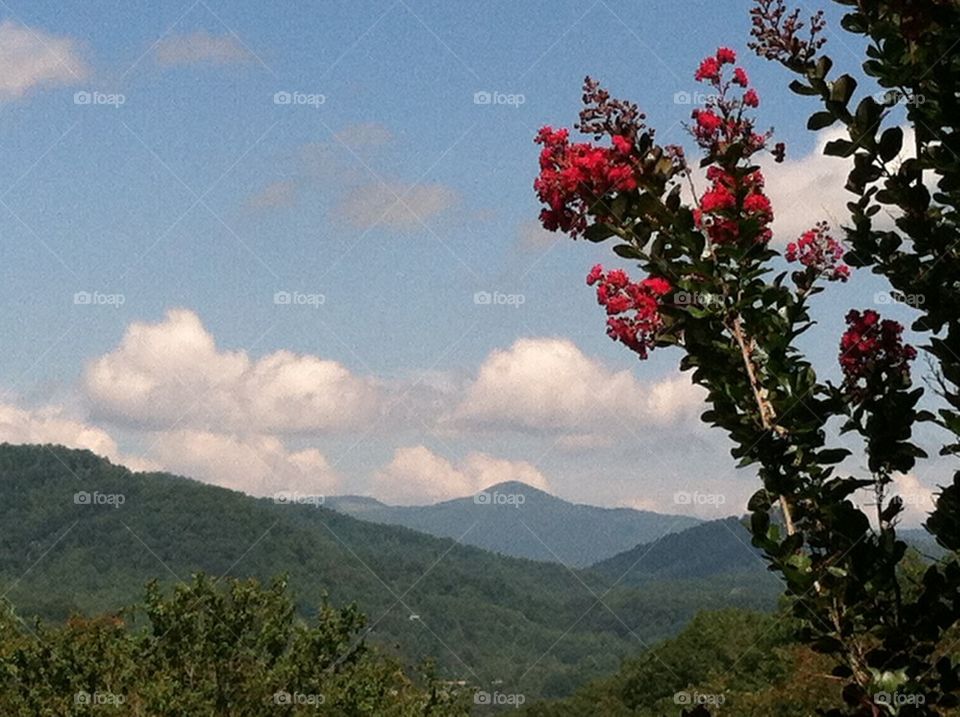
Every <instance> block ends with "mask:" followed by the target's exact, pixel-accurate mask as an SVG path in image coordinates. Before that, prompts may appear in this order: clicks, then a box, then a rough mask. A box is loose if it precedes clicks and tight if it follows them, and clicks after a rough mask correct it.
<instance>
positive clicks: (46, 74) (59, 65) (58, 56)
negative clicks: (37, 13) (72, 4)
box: [0, 20, 90, 98]
mask: <svg viewBox="0 0 960 717" xmlns="http://www.w3.org/2000/svg"><path fill="white" fill-rule="evenodd" d="M0 67H2V68H3V72H0V98H19V97H23V95H24V94H26V93H27V92H28V91H29V90H31V89H33V88H34V87H43V86H48V87H56V86H63V85H72V84H76V83H77V82H80V81H82V80H84V79H86V77H87V76H88V75H89V74H90V70H89V68H88V67H87V65H86V63H85V62H84V60H83V59H82V58H81V57H80V54H79V52H78V49H77V42H76V40H74V39H72V38H70V37H57V36H55V35H50V34H47V33H45V32H43V31H42V30H36V29H32V28H28V27H25V26H23V25H20V24H18V23H15V22H12V21H11V20H5V21H4V22H2V23H0Z"/></svg>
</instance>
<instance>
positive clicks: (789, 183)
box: [681, 126, 913, 247]
mask: <svg viewBox="0 0 960 717" xmlns="http://www.w3.org/2000/svg"><path fill="white" fill-rule="evenodd" d="M903 129H904V140H903V146H904V149H905V150H908V151H909V148H910V147H912V146H913V130H912V129H910V128H908V127H904V128H903ZM835 139H849V135H848V134H847V131H846V130H845V129H844V128H842V127H839V126H838V127H830V128H828V129H825V130H821V131H820V132H818V133H817V136H816V144H815V146H814V148H813V149H812V150H811V151H810V153H809V154H806V155H804V156H802V157H799V158H797V159H793V158H792V157H791V156H790V153H789V147H788V153H787V159H786V160H785V161H784V162H782V163H780V164H777V163H776V162H775V161H773V158H772V157H771V156H770V155H764V156H763V157H762V158H761V159H760V160H759V161H758V165H759V166H760V168H761V170H762V171H763V176H764V178H765V180H766V187H765V191H766V193H767V196H769V197H770V201H771V203H772V204H773V224H772V225H771V228H772V229H773V244H774V245H775V246H780V247H783V246H786V245H787V244H788V243H789V242H792V241H795V240H796V239H797V237H799V236H800V235H801V234H802V233H803V232H805V231H807V230H808V229H811V228H813V226H814V225H815V224H816V223H817V222H819V221H826V222H828V223H829V224H830V226H831V227H832V228H833V229H834V230H835V235H836V236H838V237H839V234H840V233H839V231H838V228H839V227H841V226H843V225H844V224H846V223H849V216H850V212H849V210H848V209H847V203H848V202H850V201H852V200H854V199H855V198H856V197H855V195H854V194H852V193H851V192H848V191H847V190H846V189H845V185H846V183H847V175H848V174H849V173H850V170H851V169H853V162H852V160H850V159H843V158H841V157H828V156H826V155H824V153H823V150H824V148H825V147H826V145H827V143H828V142H831V141H833V140H835ZM904 156H905V154H901V156H900V157H899V158H897V159H895V160H894V162H893V165H894V166H896V164H897V162H898V161H899V160H901V159H903V158H904ZM693 179H694V185H695V186H696V189H697V192H698V194H702V193H703V192H704V191H705V190H706V188H707V186H708V185H709V182H707V179H706V170H705V169H699V168H697V169H694V170H693ZM681 188H682V191H683V195H684V197H685V198H686V199H687V200H688V201H689V199H690V191H689V188H688V185H687V183H686V182H684V183H683V184H682V185H681ZM892 216H893V215H891V214H887V213H884V212H881V213H880V214H878V215H877V216H876V217H875V218H874V224H875V226H877V227H878V228H881V229H892V228H893V226H894V223H893V218H892Z"/></svg>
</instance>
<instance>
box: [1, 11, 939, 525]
mask: <svg viewBox="0 0 960 717" xmlns="http://www.w3.org/2000/svg"><path fill="white" fill-rule="evenodd" d="M747 8H748V5H747V3H744V2H733V1H729V0H721V1H719V2H714V3H676V2H667V1H662V2H660V1H658V2H653V1H648V2H644V3H611V2H608V1H607V0H597V1H596V2H593V3H591V2H589V0H588V1H587V2H563V1H559V0H553V1H551V2H549V3H547V2H539V1H535V0H527V1H525V2H522V3H516V2H498V1H497V2H486V3H472V4H467V3H439V2H425V1H423V0H382V1H381V0H378V1H375V2H373V1H371V2H365V1H358V0H351V1H350V2H345V1H344V2H339V1H337V2H329V1H323V2H318V1H317V0H311V1H310V2H296V1H290V2H285V3H283V4H274V3H261V2H252V1H248V0H234V1H233V2H226V1H225V0H221V1H217V0H196V1H194V2H191V1H190V0H185V1H184V2H182V3H177V2H169V3H156V4H151V5H149V6H142V5H139V4H130V3H124V2H120V1H119V0H114V1H113V2H107V1H105V0H103V1H100V0H91V1H89V2H85V3H74V4H66V5H64V4H63V3H60V2H45V1H42V0H32V2H29V3H27V2H24V0H5V2H3V3H0V67H2V68H3V70H2V72H0V147H2V148H3V150H4V161H3V162H2V163H0V247H2V257H3V261H2V262H0V301H2V302H3V305H4V306H5V307H6V310H5V311H3V312H0V333H2V335H3V336H4V339H5V350H4V351H3V353H2V355H0V440H6V441H11V442H27V441H29V442H40V441H43V442H47V441H49V442H57V443H64V444H67V445H71V446H78V447H86V448H90V449H92V450H95V451H97V452H98V453H101V454H103V455H107V456H108V457H110V458H111V459H112V460H115V461H118V462H123V463H125V464H127V465H129V466H131V467H132V468H137V469H164V470H170V471H173V472H177V473H181V474H185V475H188V476H191V477H194V478H196V479H198V480H203V481H207V482H211V483H216V484H218V485H223V486H226V487H230V488H234V489H237V490H243V491H245V492H248V493H251V494H254V495H272V494H275V493H277V492H278V491H298V492H302V493H303V494H305V495H317V494H319V495H332V494H346V493H358V494H367V495H373V496H375V497H378V498H380V499H383V500H385V501H388V502H394V503H407V504H417V503H427V502H433V501H437V500H443V499H447V498H453V497H459V496H463V495H469V494H471V493H474V492H476V491H478V490H480V489H482V488H485V487H487V486H489V485H491V484H493V483H496V482H500V481H504V480H522V481H525V482H527V483H530V484H532V485H536V486H538V487H541V488H545V489H547V490H550V491H551V492H553V493H555V494H557V495H559V496H561V497H563V498H566V499H569V500H575V501H579V502H587V503H593V504H598V505H608V506H615V505H625V506H633V507H637V508H645V509H653V510H659V511H662V512H675V513H695V514H698V515H703V516H704V517H709V516H710V515H714V514H722V515H727V514H733V513H739V512H741V511H742V507H743V505H744V503H745V500H746V498H747V497H748V496H749V495H750V494H751V493H752V492H753V490H755V488H756V485H755V479H754V477H753V476H752V475H751V474H750V472H749V471H735V470H734V469H733V462H732V460H731V459H730V458H729V456H728V454H727V452H728V450H729V445H728V444H727V442H726V439H725V438H724V437H723V436H722V435H718V434H716V432H710V431H708V430H707V429H706V428H705V427H703V426H701V425H699V423H698V420H697V416H698V414H699V413H700V412H701V411H702V410H703V408H704V404H703V401H702V394H700V393H699V392H698V390H697V389H695V388H694V387H692V386H691V385H690V383H689V381H688V379H687V378H686V377H685V376H684V375H682V374H680V373H679V372H678V370H677V361H678V360H679V354H677V353H676V352H671V351H666V350H665V351H662V352H659V351H658V352H656V353H655V354H654V355H653V356H652V357H651V359H650V360H649V361H646V362H639V361H638V360H637V359H636V357H635V356H634V355H633V354H631V353H630V352H628V351H626V350H624V349H623V348H622V347H618V346H617V345H615V344H613V342H611V341H609V339H607V337H606V336H605V335H604V319H603V316H602V314H601V312H600V310H599V308H598V307H597V306H596V301H595V297H594V295H593V293H592V291H591V290H590V289H589V288H588V287H586V286H585V284H584V276H585V275H586V273H587V271H588V270H589V268H590V267H591V266H592V265H593V264H595V263H597V262H604V263H606V264H607V265H609V266H618V265H621V264H620V263H619V262H620V260H618V259H617V258H616V257H614V256H613V255H612V254H611V253H610V247H608V246H605V245H599V246H595V245H591V244H589V243H586V242H573V241H571V240H569V239H566V238H563V237H560V236H559V235H551V234H548V233H546V232H544V231H543V230H542V229H540V228H539V226H538V224H537V221H536V216H537V213H538V211H539V208H538V205H537V201H536V197H535V196H534V194H533V191H532V187H531V185H532V181H533V178H534V176H535V174H536V169H537V167H536V159H537V148H536V147H535V145H534V144H533V142H532V139H533V136H534V135H535V133H536V130H537V129H538V128H539V127H541V126H543V125H545V124H550V125H553V126H570V125H572V124H573V122H574V121H575V120H576V115H577V112H578V109H579V102H580V86H581V83H582V80H583V78H584V76H585V75H588V74H589V75H591V76H593V77H596V78H598V79H600V80H601V81H602V83H603V84H604V85H605V86H607V87H608V88H609V89H610V90H611V91H612V93H613V94H614V95H617V96H621V97H625V98H629V99H631V100H633V101H636V102H637V103H638V104H639V105H640V106H641V108H642V109H643V110H644V111H645V112H646V114H647V117H648V123H649V124H650V125H651V126H652V127H655V128H657V138H658V140H659V141H660V142H662V143H680V144H685V145H686V146H688V147H689V146H690V145H691V143H690V142H689V140H688V138H687V136H686V133H685V130H684V123H685V122H686V121H687V120H689V117H690V111H691V109H692V107H693V106H694V105H693V104H691V102H695V101H696V95H695V93H696V92H698V90H699V89H700V88H699V86H698V85H697V84H696V83H695V82H694V80H693V71H694V69H695V68H696V66H697V64H698V62H699V60H700V59H701V58H702V57H704V56H706V55H708V54H711V53H712V52H713V51H714V50H715V49H716V47H717V46H719V45H727V46H730V47H732V48H734V49H736V50H737V51H738V52H739V53H740V59H741V64H742V65H743V66H744V67H745V68H746V69H747V71H748V73H749V74H750V76H751V79H752V81H753V83H754V85H755V86H756V87H757V89H758V91H759V93H760V95H761V98H762V104H761V107H760V110H759V124H760V125H761V126H763V125H768V126H771V127H773V128H775V130H776V132H777V138H778V139H779V140H782V141H785V142H786V143H787V146H788V161H787V162H786V163H785V164H784V165H778V166H771V167H770V168H769V171H768V185H769V194H770V195H771V198H772V199H773V201H774V209H775V212H776V215H777V219H776V223H775V224H774V230H775V242H776V243H777V244H778V245H780V246H782V245H783V244H785V243H786V242H787V241H789V240H790V239H793V238H795V237H796V235H798V234H799V233H800V232H801V231H803V230H804V229H806V228H808V227H809V226H811V225H812V224H813V223H814V222H815V221H817V220H818V219H821V218H824V219H834V220H835V222H837V221H839V220H840V219H842V216H843V211H844V209H843V206H844V203H845V201H847V200H846V198H845V197H844V196H843V191H842V185H843V183H844V175H845V168H844V165H843V163H842V162H839V161H838V160H831V159H827V158H823V157H822V156H820V153H819V151H818V150H819V149H820V148H822V145H823V143H824V142H825V141H826V138H827V137H829V136H830V132H831V131H830V130H825V131H824V132H822V133H820V134H819V135H814V134H812V133H810V132H808V131H806V129H805V121H806V117H807V116H808V115H809V114H810V113H811V112H812V111H813V110H814V108H813V107H812V106H810V105H809V104H807V102H806V101H805V99H804V98H799V97H795V96H793V95H790V94H789V93H788V92H786V90H785V85H786V83H787V82H788V81H789V78H788V77H787V76H786V75H785V74H784V71H783V70H782V69H780V68H779V67H778V66H773V65H771V64H768V63H765V62H763V61H761V60H759V59H758V58H756V57H754V56H753V55H752V54H750V53H749V52H748V51H747V50H746V43H747V41H748V39H749V37H748V33H749V16H748V14H747ZM828 20H829V23H830V25H829V26H830V28H836V27H838V23H837V17H836V16H835V15H833V14H828ZM828 38H829V41H830V44H829V46H828V47H829V50H830V52H831V53H832V55H833V56H834V59H835V60H836V61H837V63H838V65H840V66H841V67H843V69H845V70H846V71H851V72H852V71H855V70H856V67H857V57H858V46H857V44H856V42H854V41H853V40H852V39H851V38H850V37H849V36H845V34H844V33H841V34H836V33H835V32H834V31H833V29H831V30H829V31H828ZM863 87H865V88H866V90H865V91H871V89H870V88H869V84H867V83H864V85H863ZM884 288H885V287H884V284H883V283H882V282H881V281H879V280H878V279H876V278H875V277H871V276H870V275H868V274H866V273H864V272H857V273H856V274H855V275H854V279H853V281H851V282H850V284H849V285H847V286H843V287H837V288H835V287H831V289H830V294H829V295H828V296H827V297H821V298H820V299H819V301H820V305H819V306H818V307H817V308H816V309H815V314H816V315H817V316H818V318H822V322H821V323H820V325H819V326H818V327H817V328H816V329H815V331H814V332H813V335H812V336H811V337H810V338H808V339H807V342H808V343H807V344H805V347H806V348H808V349H809V351H810V354H811V356H812V358H813V359H814V361H815V364H816V365H817V366H818V367H820V368H821V370H822V373H823V375H825V376H827V377H834V376H836V374H837V370H836V353H837V351H836V346H837V342H838V340H839V335H840V333H841V331H842V312H838V311H836V310H835V309H836V307H837V306H843V307H859V308H880V309H882V310H883V312H884V313H885V314H886V315H890V316H892V317H894V318H901V319H909V316H910V311H909V309H907V308H905V307H901V306H890V305H889V304H888V303H886V302H885V295H884V294H883V291H884ZM824 309H826V310H824ZM923 438H924V440H926V439H929V441H930V446H931V447H933V446H934V445H935V444H936V438H937V437H936V436H934V435H930V436H923ZM934 452H935V451H934ZM849 468H850V470H852V471H856V470H857V469H858V465H857V463H856V461H854V462H853V463H852V464H851V465H850V466H849ZM947 470H948V467H947V466H945V465H942V464H941V463H939V462H937V461H928V462H925V463H924V464H923V465H922V466H920V467H918V469H917V470H916V472H915V473H914V474H911V475H910V476H904V477H902V479H901V488H902V490H903V491H904V493H905V497H906V498H907V504H908V507H909V508H911V509H912V511H913V512H912V519H913V520H914V521H915V520H917V519H919V516H922V512H923V508H925V507H926V505H928V504H929V499H930V491H931V490H932V489H934V488H935V486H936V485H937V483H938V482H942V481H943V480H944V478H945V476H946V472H947ZM684 495H686V496H687V497H689V496H690V495H696V496H701V497H703V496H708V497H712V499H711V500H706V499H704V500H699V499H697V498H693V499H691V500H684V499H683V496H684ZM678 496H679V497H678ZM718 496H719V498H718Z"/></svg>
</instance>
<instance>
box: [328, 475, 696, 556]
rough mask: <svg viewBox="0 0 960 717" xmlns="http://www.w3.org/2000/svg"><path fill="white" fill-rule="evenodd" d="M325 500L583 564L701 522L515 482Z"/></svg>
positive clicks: (503, 548)
mask: <svg viewBox="0 0 960 717" xmlns="http://www.w3.org/2000/svg"><path fill="white" fill-rule="evenodd" d="M325 505H326V506H327V507H329V508H332V509H334V510H336V511H339V512H341V513H346V514H347V515H351V516H353V517H354V518H359V519H361V520H367V521H370V522H373V523H382V524H386V525H402V526H404V527H407V528H411V529H413V530H417V531H420V532H422V533H428V534H430V535H436V536H438V537H442V538H453V539H455V540H458V541H460V542H461V543H465V544H467V545H474V546H476V547H478V548H483V549H484V550H490V551H492V552H495V553H500V554H502V555H510V556H513V557H517V558H528V559H530V560H545V561H550V562H559V563H563V564H564V565H570V566H573V567H581V568H583V567H587V566H589V565H592V564H593V563H596V562H598V561H601V560H604V559H606V558H611V557H613V556H614V555H616V554H618V553H621V552H623V551H625V550H629V549H630V548H633V547H634V546H636V545H638V544H641V543H650V542H653V541H655V540H657V539H659V538H660V537H662V536H664V535H666V534H669V533H676V532H679V531H682V530H684V529H686V528H690V527H692V526H694V525H697V524H699V523H700V521H699V520H697V519H696V518H691V517H688V516H682V515H664V514H661V513H654V512H650V511H644V510H634V509H632V508H600V507H597V506H592V505H582V504H578V503H570V502H567V501H565V500H562V499H560V498H557V497H556V496H553V495H550V494H549V493H546V492H544V491H542V490H538V489H537V488H533V487H531V486H529V485H527V484H525V483H519V482H515V481H511V482H504V483H499V484H497V485H494V486H491V487H489V488H487V489H486V490H485V491H483V492H481V493H478V494H477V495H474V496H470V497H467V498H457V499H455V500H448V501H444V502H442V503H436V504H434V505H423V506H394V505H387V504H385V503H381V502H380V501H378V500H376V499H374V498H366V497H363V496H340V497H334V498H327V500H326V502H325Z"/></svg>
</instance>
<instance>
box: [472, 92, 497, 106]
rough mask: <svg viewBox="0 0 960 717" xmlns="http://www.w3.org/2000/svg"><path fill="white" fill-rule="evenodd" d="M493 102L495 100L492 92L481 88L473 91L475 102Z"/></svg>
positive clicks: (485, 103) (479, 103)
mask: <svg viewBox="0 0 960 717" xmlns="http://www.w3.org/2000/svg"><path fill="white" fill-rule="evenodd" d="M491 102H493V95H492V94H491V93H490V92H486V91H485V90H480V91H479V92H474V93H473V104H475V105H489V104H490V103H491Z"/></svg>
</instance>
